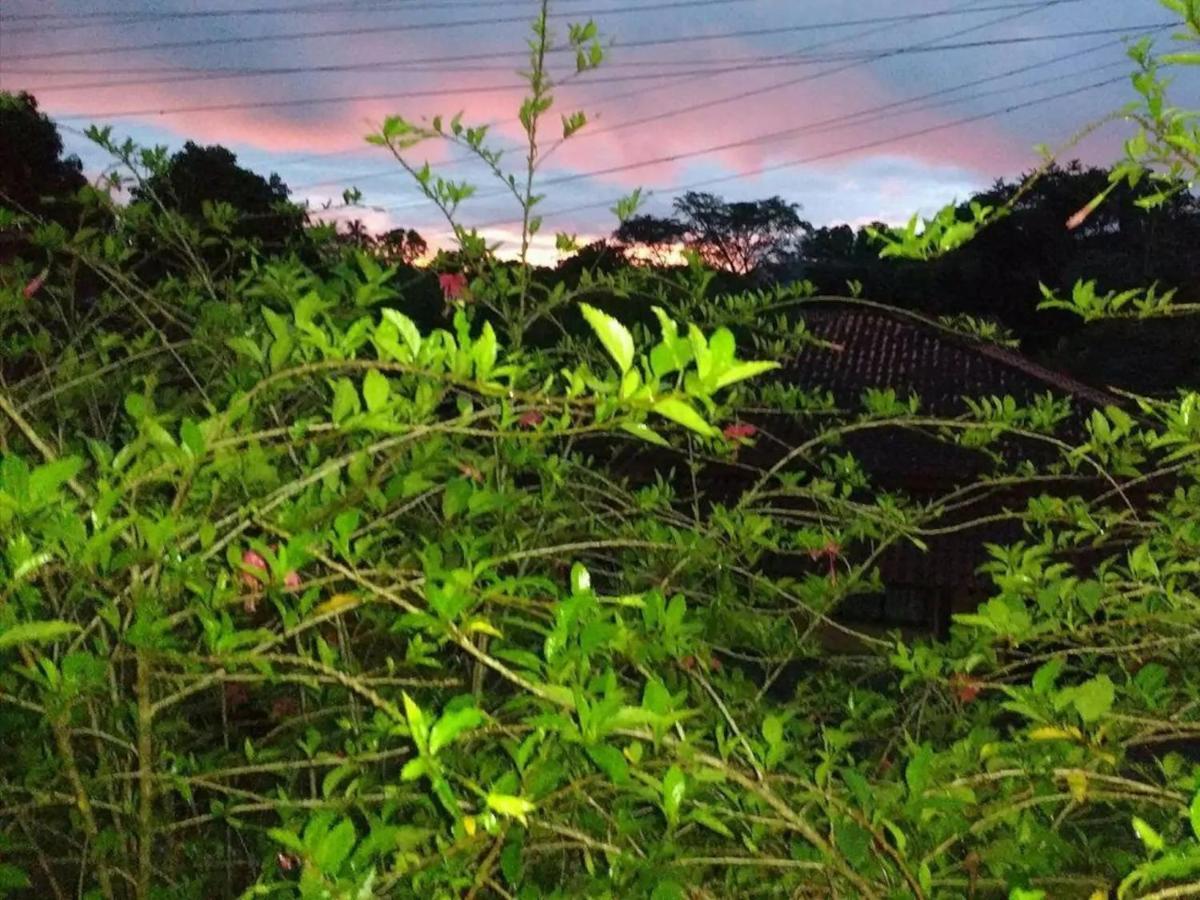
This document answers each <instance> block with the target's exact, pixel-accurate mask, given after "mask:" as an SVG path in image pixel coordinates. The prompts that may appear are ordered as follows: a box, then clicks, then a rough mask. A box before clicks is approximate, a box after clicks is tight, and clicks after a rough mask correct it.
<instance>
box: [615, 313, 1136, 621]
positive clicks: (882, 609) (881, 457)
mask: <svg viewBox="0 0 1200 900" xmlns="http://www.w3.org/2000/svg"><path fill="white" fill-rule="evenodd" d="M803 318H804V321H805V323H806V326H807V329H808V331H809V333H810V334H811V335H812V336H813V337H814V338H816V339H817V342H816V343H815V344H814V345H813V346H809V347H805V349H804V350H803V351H802V352H800V353H799V354H798V355H797V356H796V357H795V358H793V359H788V360H782V361H781V362H782V367H781V368H780V369H778V370H776V371H775V372H773V373H772V374H771V375H770V376H766V377H770V378H774V379H775V381H776V382H777V383H778V384H779V385H781V386H786V387H790V388H800V389H802V390H805V391H816V392H825V391H827V392H829V394H831V395H832V398H833V400H834V403H835V405H836V407H837V408H838V409H842V410H862V409H863V408H864V407H863V399H862V398H863V395H864V394H865V393H866V392H867V391H868V390H870V389H879V390H887V389H891V390H894V391H895V393H896V395H897V396H898V398H900V399H906V398H907V397H908V396H909V395H910V394H916V395H917V396H918V397H919V398H920V413H921V415H924V416H932V417H939V418H953V417H958V416H961V415H962V414H964V413H966V412H967V411H968V406H967V403H966V401H965V400H964V398H965V397H970V398H981V397H992V396H995V397H1001V398H1003V397H1005V396H1011V397H1012V398H1013V399H1014V400H1016V401H1017V402H1018V403H1020V404H1023V405H1024V404H1027V403H1029V402H1031V401H1034V400H1035V398H1037V397H1039V396H1045V395H1047V394H1049V395H1051V396H1052V397H1055V398H1059V399H1068V400H1070V401H1071V407H1072V410H1073V412H1072V415H1071V417H1070V418H1069V419H1067V420H1066V421H1065V422H1063V423H1062V428H1063V431H1064V436H1066V437H1070V436H1078V435H1080V434H1082V433H1083V428H1082V425H1083V421H1084V419H1085V418H1086V416H1087V415H1089V414H1090V412H1091V410H1093V409H1097V408H1103V407H1105V406H1114V405H1119V401H1118V400H1117V399H1116V398H1114V397H1113V396H1111V395H1109V394H1108V393H1106V392H1104V391H1101V390H1097V389H1095V388H1092V387H1090V386H1088V385H1085V384H1083V383H1081V382H1079V381H1077V380H1075V379H1073V378H1071V377H1069V376H1067V375H1064V374H1062V373H1059V372H1056V371H1054V370H1052V369H1049V368H1047V367H1045V366H1042V365H1039V364H1038V363H1035V362H1034V361H1032V360H1030V359H1029V358H1027V357H1025V356H1023V355H1022V354H1020V353H1019V352H1017V351H1015V350H1011V349H1008V348H1006V347H1002V346H998V345H995V344H992V343H988V342H985V341H982V340H979V339H976V338H973V337H970V336H965V335H963V334H961V333H958V332H955V331H953V330H951V329H949V328H943V327H941V326H939V325H937V324H936V323H931V322H929V321H928V320H924V319H922V318H920V317H917V316H909V315H906V314H904V313H903V312H899V311H883V310H880V309H877V308H874V307H870V306H868V305H866V304H854V303H849V302H847V303H844V304H836V305H835V304H821V305H817V304H814V305H813V307H812V309H811V311H807V312H805V313H804V314H803ZM746 421H748V422H749V423H751V424H754V425H755V426H756V427H757V428H758V429H759V435H758V439H757V441H756V445H755V446H754V447H753V448H750V447H746V448H743V450H741V451H739V455H738V459H737V464H735V465H730V464H722V463H709V464H707V465H705V466H704V468H703V469H702V470H701V471H700V473H698V474H697V476H696V479H697V483H698V486H699V489H700V491H701V492H702V493H704V494H705V495H706V497H707V498H708V499H709V500H710V501H713V502H720V503H726V504H728V503H732V502H736V500H737V498H738V497H739V496H740V495H741V494H742V493H743V492H744V491H745V490H747V489H748V488H749V487H750V486H751V484H753V483H754V481H755V480H756V478H757V477H758V473H760V472H762V471H764V470H765V469H767V468H769V467H771V466H772V465H774V464H775V463H776V462H778V461H779V460H780V459H781V458H783V456H784V455H786V453H787V452H788V450H789V449H790V448H792V447H796V446H798V445H800V444H802V443H803V442H804V441H806V440H809V439H810V438H811V437H812V436H813V424H812V421H813V420H812V419H811V418H806V417H803V416H799V417H798V416H796V415H795V414H792V413H788V412H786V411H783V410H774V411H768V410H762V411H756V412H753V413H749V414H747V415H746ZM998 448H999V452H1001V453H1014V454H1020V455H1021V457H1022V458H1025V459H1033V460H1035V461H1037V460H1039V459H1042V460H1045V461H1050V460H1051V459H1054V458H1056V457H1057V452H1056V451H1051V452H1049V453H1047V452H1046V448H1045V447H1044V446H1042V445H1037V444H1030V443H1029V442H1027V441H1025V442H1023V441H1021V440H1020V439H1011V438H1005V439H1004V440H1003V441H1001V442H1000V444H999V445H998ZM993 449H995V448H993ZM838 452H839V453H847V452H848V453H849V454H851V455H852V456H853V457H854V458H855V459H856V460H857V461H858V462H859V463H860V464H861V466H862V468H863V469H864V470H865V472H866V473H867V475H868V476H869V478H870V480H871V482H872V485H873V486H876V487H882V488H884V489H886V490H890V491H896V492H900V493H903V494H904V495H905V496H907V497H909V498H912V499H914V500H918V501H921V500H924V501H927V502H931V501H934V500H936V499H938V498H940V497H943V496H944V495H945V494H947V493H948V492H950V491H952V490H955V489H957V488H960V487H963V486H964V485H966V484H970V483H972V482H974V481H976V480H977V477H978V476H979V475H981V474H984V473H985V472H986V471H988V470H989V468H990V464H989V461H988V458H987V456H986V455H985V454H984V453H982V452H980V451H978V450H974V449H970V448H966V447H963V446H960V445H957V444H952V443H948V442H945V441H939V440H936V439H935V438H933V437H930V436H929V435H927V434H924V433H918V432H915V431H913V430H911V429H905V428H901V427H887V428H883V429H879V428H876V429H873V430H870V431H867V432H860V433H857V434H849V435H846V436H845V437H844V439H843V442H842V443H841V445H840V447H839V448H838ZM637 457H638V459H637V462H636V463H634V464H632V465H630V464H629V463H631V462H632V460H631V461H629V462H627V463H626V464H625V465H623V466H622V468H623V469H624V470H625V471H626V473H627V474H630V473H636V472H639V471H640V472H642V473H647V472H648V470H653V471H654V472H656V473H662V472H664V471H666V470H669V469H671V468H673V467H674V468H675V469H676V470H677V473H676V474H677V487H678V489H679V491H680V493H681V494H682V495H686V494H687V493H688V491H689V488H688V485H687V484H685V480H684V479H681V478H679V476H678V469H679V468H680V465H679V464H680V462H681V460H680V458H679V456H678V455H677V454H674V453H673V452H669V451H663V450H657V449H656V450H642V451H639V452H638V453H637ZM798 464H799V465H803V463H798ZM635 480H637V479H636V475H635ZM688 480H690V478H689V479H688ZM1067 487H1069V488H1070V490H1072V491H1075V490H1079V489H1080V488H1081V487H1083V488H1084V489H1086V485H1080V484H1079V483H1078V481H1077V480H1075V479H1073V478H1072V480H1071V483H1070V484H1069V485H1068V484H1067V478H1065V477H1064V479H1063V481H1062V483H1061V484H1058V485H1055V484H1053V483H1051V484H1047V483H1044V482H1043V483H1039V484H1038V485H1036V489H1035V488H1032V487H1028V486H1025V487H1022V486H1011V487H1005V488H1003V489H995V490H990V491H988V492H986V493H985V494H983V495H981V497H980V499H979V502H977V503H975V504H974V505H972V506H970V507H967V508H964V509H962V510H959V511H956V512H953V513H946V514H945V515H944V516H943V517H942V518H941V519H940V520H939V521H938V523H937V525H938V526H939V527H948V526H953V525H962V524H963V523H965V522H974V521H976V520H978V519H981V518H982V519H986V520H987V521H986V522H985V523H983V524H980V525H976V526H973V527H971V528H969V529H968V530H964V531H951V532H949V533H946V534H942V535H937V536H929V537H924V538H923V540H924V541H925V543H926V544H927V549H920V548H918V547H917V546H915V545H914V544H912V543H904V544H895V545H893V546H891V547H890V548H889V549H887V550H886V552H884V553H883V554H882V555H880V556H879V558H878V560H877V563H878V568H879V573H880V579H881V581H882V584H883V589H882V590H881V591H879V592H876V593H872V594H869V595H863V596H856V597H852V598H850V599H849V600H848V601H847V602H845V603H843V604H842V606H841V608H840V609H839V610H838V617H839V618H841V619H842V620H844V621H846V622H847V623H848V624H850V623H853V624H854V626H855V627H856V628H860V629H867V630H876V629H877V630H888V629H892V628H897V627H899V628H902V629H912V630H916V631H934V632H937V633H943V632H944V631H945V629H946V628H947V627H948V625H949V621H950V616H951V614H953V613H954V612H961V611H964V610H968V609H972V608H974V607H975V606H977V605H978V603H979V602H981V601H982V600H984V599H986V597H987V590H988V584H987V582H986V581H985V579H984V578H983V577H981V576H980V574H979V573H978V569H979V566H980V565H981V564H982V563H983V562H985V561H986V559H987V550H986V545H987V544H988V543H998V544H1004V543H1010V542H1014V541H1017V540H1020V539H1021V537H1022V531H1021V526H1020V523H1019V522H1018V521H1017V520H1016V518H1015V517H1013V518H1009V519H1005V518H1003V513H1004V511H1005V510H1013V509H1016V510H1020V509H1023V508H1024V507H1025V505H1026V501H1027V500H1028V498H1029V497H1030V496H1033V495H1035V494H1039V493H1043V492H1046V491H1047V490H1050V491H1053V490H1056V489H1059V490H1062V489H1065V488H1067ZM841 549H842V551H843V552H844V555H845V557H846V558H847V559H852V560H853V559H855V558H856V548H841ZM864 552H866V551H864V550H863V549H862V548H857V555H861V554H862V553H864ZM808 563H809V560H807V559H805V558H803V557H798V556H797V555H796V554H794V553H793V554H790V555H787V556H780V557H776V558H765V559H763V560H762V561H761V563H760V567H761V569H762V570H763V571H765V572H768V573H770V574H771V575H774V576H786V575H798V574H803V573H804V571H805V570H806V569H807V570H809V571H811V570H812V566H811V565H808Z"/></svg>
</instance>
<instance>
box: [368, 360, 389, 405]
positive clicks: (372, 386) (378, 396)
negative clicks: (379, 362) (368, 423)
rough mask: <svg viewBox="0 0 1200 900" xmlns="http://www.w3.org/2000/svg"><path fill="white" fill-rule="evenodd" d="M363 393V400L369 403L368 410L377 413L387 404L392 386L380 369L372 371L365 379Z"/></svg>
mask: <svg viewBox="0 0 1200 900" xmlns="http://www.w3.org/2000/svg"><path fill="white" fill-rule="evenodd" d="M362 392H363V399H364V400H366V401H367V410H368V411H369V412H375V411H377V410H379V409H382V408H383V407H384V406H385V405H386V404H387V401H388V396H389V395H390V394H391V392H392V386H391V385H390V384H389V383H388V380H387V376H386V375H384V374H383V373H381V372H380V371H379V370H378V369H371V370H370V371H369V372H367V376H366V378H364V379H363V388H362Z"/></svg>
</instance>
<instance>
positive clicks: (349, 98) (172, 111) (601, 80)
mask: <svg viewBox="0 0 1200 900" xmlns="http://www.w3.org/2000/svg"><path fill="white" fill-rule="evenodd" d="M1060 2H1076V0H1060ZM1164 24H1165V23H1148V24H1142V25H1134V26H1125V27H1123V28H1098V29H1090V30H1084V31H1072V32H1061V33H1058V34H1045V35H1028V36H1023V37H1012V38H993V39H991V40H986V41H969V42H965V43H957V44H941V45H938V46H929V47H898V48H893V49H890V50H885V51H880V52H877V53H870V54H863V53H855V54H853V55H845V56H832V57H829V59H847V60H851V61H853V62H852V64H853V65H857V64H861V63H862V62H875V61H879V60H882V59H887V58H891V57H896V56H906V55H912V54H917V53H931V52H940V51H944V50H962V49H975V48H981V47H999V46H1011V45H1018V44H1031V43H1042V42H1046V41H1057V40H1066V39H1072V38H1079V37H1092V36H1096V35H1109V34H1119V33H1127V32H1128V31H1129V30H1131V29H1133V30H1139V31H1145V30H1154V29H1157V28H1162V27H1164ZM806 62H809V61H807V60H806ZM775 65H777V64H768V65H767V67H774V66H775ZM850 67H851V66H849V65H848V66H845V67H842V68H839V69H837V70H836V71H844V70H845V69H846V68H850ZM753 68H763V66H755V67H753ZM750 70H751V67H750V66H749V65H748V66H745V67H732V68H730V69H725V70H719V71H718V72H717V73H712V72H707V71H706V72H703V73H702V74H704V75H712V74H725V73H727V72H732V71H750ZM671 74H672V75H674V76H679V75H680V73H671ZM832 74H835V70H823V71H822V72H818V73H814V74H813V75H810V76H802V77H800V78H796V79H791V80H788V81H785V82H776V83H774V84H772V85H768V86H766V87H763V88H756V89H753V90H749V91H744V92H741V93H739V94H734V95H728V96H725V97H720V98H713V99H710V100H707V101H703V102H701V103H697V104H692V105H690V106H686V107H680V108H678V109H675V110H670V111H669V112H667V113H655V114H654V115H652V116H647V117H644V118H641V119H632V120H629V121H626V122H620V123H615V124H613V125H609V126H606V127H603V128H601V129H596V130H594V131H592V132H590V133H585V135H586V136H594V135H596V134H601V133H607V132H610V131H615V130H617V129H619V128H620V129H623V128H630V127H633V126H635V125H642V124H646V123H647V122H651V121H659V120H661V119H663V118H670V117H674V116H679V115H685V114H687V113H691V112H695V111H698V110H701V109H709V108H712V107H714V106H720V105H723V104H726V103H732V102H735V101H738V100H743V99H746V98H749V97H752V96H757V95H760V94H764V93H768V92H770V91H775V90H780V89H782V88H784V87H789V86H791V85H794V84H800V83H802V82H804V81H810V80H814V79H815V78H823V77H827V76H828V75H832ZM640 80H645V76H644V75H614V76H610V77H607V78H605V77H598V78H594V79H589V81H588V82H586V83H587V84H605V83H615V82H626V81H640ZM523 87H524V85H523V84H520V83H514V84H503V85H485V86H482V87H475V88H430V89H427V90H416V91H398V92H387V93H377V94H343V95H340V96H334V97H303V98H294V99H287V100H256V101H249V102H237V103H210V104H196V105H192V106H177V107H168V108H162V107H157V108H156V107H150V108H144V109H131V110H106V111H103V112H95V113H86V114H75V115H68V116H59V117H58V118H61V119H64V120H78V119H118V118H130V117H140V116H169V115H181V114H185V113H201V112H205V113H207V112H227V111H232V110H249V109H277V108H285V107H297V106H299V107H304V106H318V105H323V104H327V103H349V102H357V101H365V100H396V99H412V98H419V97H439V96H448V95H453V96H465V95H472V94H489V93H497V92H505V91H512V90H517V89H520V88H523ZM585 135H581V137H583V136H585Z"/></svg>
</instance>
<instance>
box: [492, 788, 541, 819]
mask: <svg viewBox="0 0 1200 900" xmlns="http://www.w3.org/2000/svg"><path fill="white" fill-rule="evenodd" d="M486 800H487V806H488V809H490V810H492V811H493V812H497V813H499V814H500V815H502V816H507V817H508V818H510V819H516V820H517V821H518V822H520V823H521V824H522V825H525V824H527V823H526V820H525V817H526V816H527V815H529V814H530V813H531V812H533V811H534V809H536V807H535V806H534V805H533V804H532V803H531V802H529V801H528V800H526V799H525V798H524V797H514V796H513V795H512V794H494V793H489V794H488V795H487V798H486Z"/></svg>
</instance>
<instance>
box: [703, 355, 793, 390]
mask: <svg viewBox="0 0 1200 900" xmlns="http://www.w3.org/2000/svg"><path fill="white" fill-rule="evenodd" d="M778 368H779V363H777V362H743V363H737V364H736V365H733V366H730V367H729V368H728V369H726V370H725V371H724V372H722V373H721V374H720V375H718V376H717V382H716V384H717V389H718V390H720V389H721V388H723V387H729V385H731V384H735V383H736V382H739V381H745V380H746V379H747V378H755V377H757V376H759V375H761V374H762V373H763V372H770V371H771V370H772V369H778Z"/></svg>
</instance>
